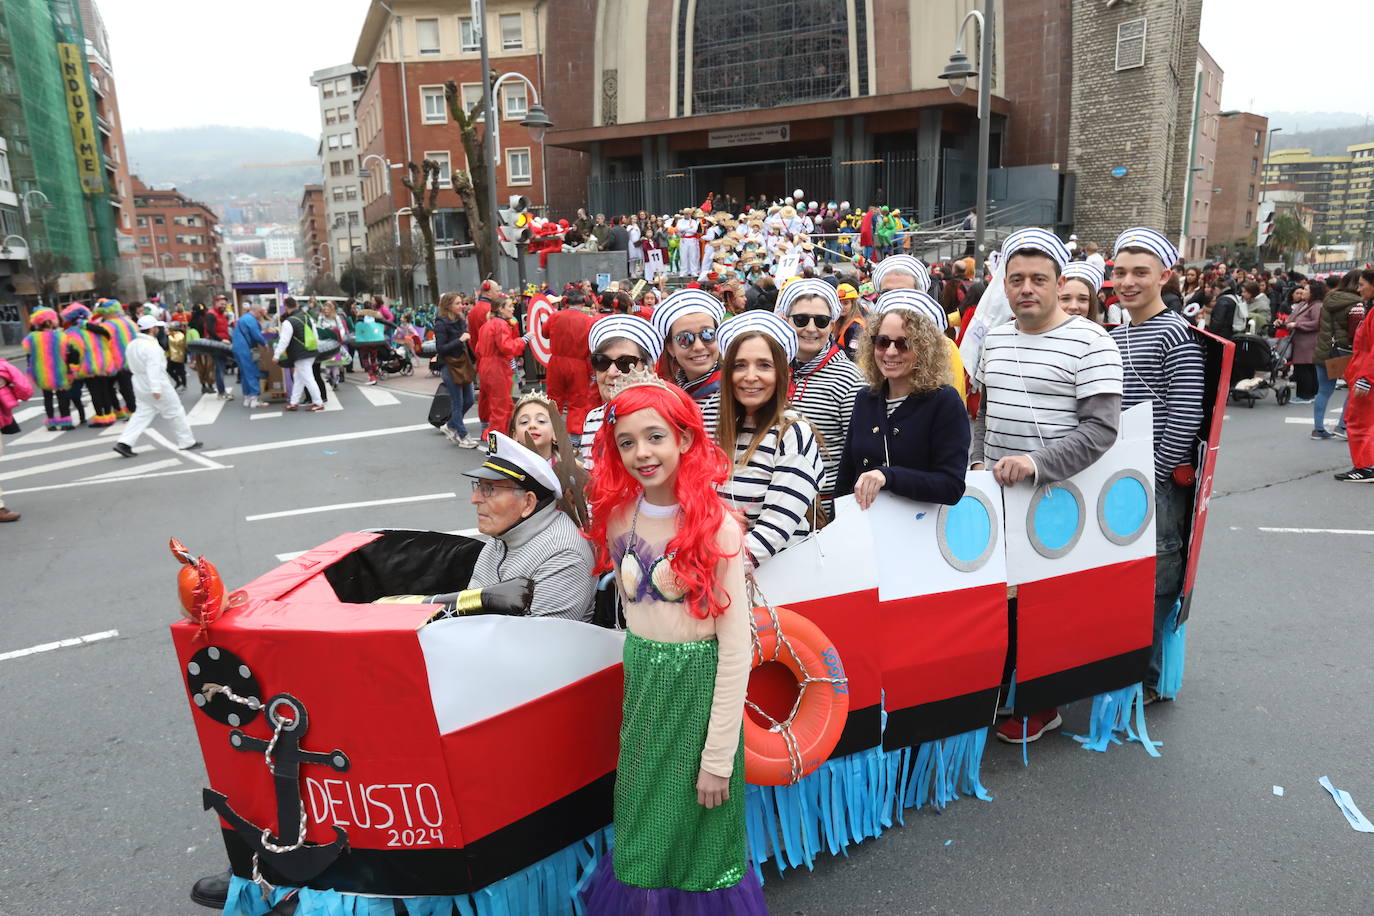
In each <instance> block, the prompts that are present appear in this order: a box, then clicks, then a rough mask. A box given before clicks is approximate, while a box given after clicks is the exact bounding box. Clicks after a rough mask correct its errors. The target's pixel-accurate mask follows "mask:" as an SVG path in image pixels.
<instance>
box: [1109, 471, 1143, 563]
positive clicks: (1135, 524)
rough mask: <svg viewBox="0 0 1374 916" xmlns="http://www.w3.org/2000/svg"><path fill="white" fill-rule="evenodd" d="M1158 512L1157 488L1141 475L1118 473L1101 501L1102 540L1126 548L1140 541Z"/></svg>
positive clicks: (1127, 472)
mask: <svg viewBox="0 0 1374 916" xmlns="http://www.w3.org/2000/svg"><path fill="white" fill-rule="evenodd" d="M1153 512H1154V487H1153V486H1152V485H1151V484H1150V481H1149V480H1147V479H1146V477H1145V475H1144V474H1142V473H1140V472H1139V471H1134V470H1129V469H1127V470H1124V471H1117V472H1116V473H1115V474H1113V475H1112V476H1111V477H1108V478H1107V482H1106V483H1104V484H1103V485H1102V493H1101V495H1099V496H1098V498H1097V524H1098V526H1099V527H1100V528H1101V529H1102V536H1103V537H1105V538H1106V539H1107V540H1109V541H1111V542H1112V543H1113V544H1118V545H1121V546H1123V547H1124V546H1125V545H1127V544H1132V543H1134V542H1135V541H1137V540H1139V538H1140V536H1141V535H1142V534H1144V533H1145V529H1146V528H1148V527H1149V525H1150V515H1151V514H1152V513H1153Z"/></svg>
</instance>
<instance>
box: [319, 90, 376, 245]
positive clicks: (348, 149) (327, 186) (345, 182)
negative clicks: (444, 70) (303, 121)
mask: <svg viewBox="0 0 1374 916" xmlns="http://www.w3.org/2000/svg"><path fill="white" fill-rule="evenodd" d="M366 79H367V71H366V70H363V69H362V68H361V67H355V66H353V65H352V64H342V65H340V66H337V67H326V68H325V69H323V70H316V71H315V72H314V73H312V74H310V84H311V85H312V86H314V87H315V89H316V91H317V92H318V93H319V102H320V146H319V153H318V155H319V157H320V171H321V173H322V174H323V176H324V186H323V189H322V191H323V195H324V214H323V215H322V216H321V217H320V219H321V225H322V226H324V227H325V228H326V229H327V230H328V236H327V238H326V239H324V241H325V242H326V243H327V244H328V245H329V247H330V248H331V249H332V256H331V258H330V263H331V265H335V266H337V268H338V269H340V270H342V269H343V267H344V266H346V265H347V264H348V261H349V252H352V251H361V250H362V248H363V202H362V193H361V187H360V185H359V178H358V161H359V159H360V156H359V155H358V143H357V140H358V132H357V129H356V127H355V124H354V120H353V118H354V108H355V106H356V105H357V102H358V98H359V96H361V95H362V93H363V83H364V82H365V81H366Z"/></svg>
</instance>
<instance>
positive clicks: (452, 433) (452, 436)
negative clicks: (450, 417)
mask: <svg viewBox="0 0 1374 916" xmlns="http://www.w3.org/2000/svg"><path fill="white" fill-rule="evenodd" d="M439 432H441V433H443V434H444V438H445V439H447V440H448V441H450V442H452V443H453V444H454V445H457V444H458V431H457V430H455V429H453V428H452V427H450V426H441V427H439Z"/></svg>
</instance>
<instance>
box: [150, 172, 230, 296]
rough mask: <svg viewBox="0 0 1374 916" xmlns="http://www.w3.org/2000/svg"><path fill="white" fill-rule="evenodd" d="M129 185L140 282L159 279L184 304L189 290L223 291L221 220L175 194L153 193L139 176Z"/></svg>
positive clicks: (202, 206) (203, 207)
mask: <svg viewBox="0 0 1374 916" xmlns="http://www.w3.org/2000/svg"><path fill="white" fill-rule="evenodd" d="M130 181H131V182H132V184H133V198H134V209H135V212H136V213H137V216H136V217H135V220H134V222H135V230H136V232H137V242H138V254H139V258H140V261H141V262H142V269H143V274H144V276H145V277H155V278H157V279H158V280H160V281H161V282H163V283H164V284H166V285H168V286H170V287H172V288H173V289H174V290H175V291H176V295H179V296H180V297H181V298H183V299H184V298H186V297H187V296H189V294H190V287H192V286H209V287H212V288H214V289H224V288H225V276H224V270H223V267H222V266H221V264H220V245H219V218H218V217H217V216H215V213H214V211H213V210H211V209H210V208H209V207H208V206H206V205H205V204H203V203H200V202H199V201H195V200H191V199H190V198H189V197H187V196H186V195H185V194H182V193H181V192H180V191H177V190H176V189H175V188H173V189H170V190H165V191H164V190H154V189H153V188H150V187H148V186H147V185H145V184H144V183H143V182H142V181H141V180H140V179H139V177H138V176H137V175H132V176H130ZM163 298H171V295H164V297H163Z"/></svg>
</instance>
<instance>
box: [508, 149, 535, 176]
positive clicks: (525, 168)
mask: <svg viewBox="0 0 1374 916" xmlns="http://www.w3.org/2000/svg"><path fill="white" fill-rule="evenodd" d="M530 181H531V179H530V150H529V147H523V148H520V149H508V150H506V184H529V183H530Z"/></svg>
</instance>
